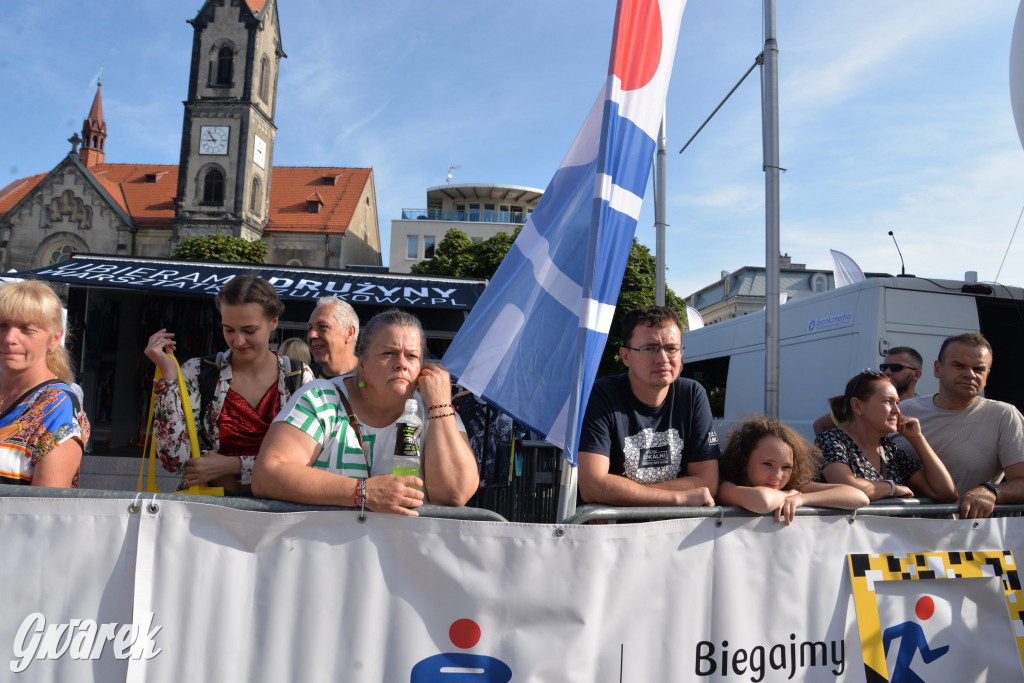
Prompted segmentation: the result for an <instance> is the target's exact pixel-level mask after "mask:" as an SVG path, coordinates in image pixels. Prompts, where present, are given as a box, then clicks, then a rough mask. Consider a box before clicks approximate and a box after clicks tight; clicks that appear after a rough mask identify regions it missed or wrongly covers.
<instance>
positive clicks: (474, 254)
mask: <svg viewBox="0 0 1024 683" xmlns="http://www.w3.org/2000/svg"><path fill="white" fill-rule="evenodd" d="M521 229H522V228H516V230H515V232H514V233H512V234H511V235H509V234H508V233H506V232H499V233H498V234H497V235H495V236H494V237H490V238H488V239H486V240H484V241H482V242H477V243H476V244H474V243H473V241H472V240H470V239H469V237H468V236H467V235H466V233H464V232H462V231H461V230H449V231H448V234H446V235H445V236H444V238H443V239H442V240H441V243H440V244H438V245H437V247H436V248H435V249H434V258H432V259H428V260H426V261H421V262H420V263H417V264H416V265H414V266H413V267H412V272H414V273H416V274H418V275H452V276H455V277H478V278H490V277H491V276H492V275H494V271H496V270H497V269H498V266H499V265H500V264H501V260H502V259H503V258H505V254H507V253H508V250H509V249H511V248H512V242H514V241H515V239H516V237H517V236H518V235H519V231H520V230H521Z"/></svg>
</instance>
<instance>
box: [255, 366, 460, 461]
mask: <svg viewBox="0 0 1024 683" xmlns="http://www.w3.org/2000/svg"><path fill="white" fill-rule="evenodd" d="M335 379H337V383H335V381H334V380H316V381H314V382H310V383H309V384H306V385H305V386H303V387H302V389H301V390H300V391H299V392H298V393H296V394H295V396H293V397H292V399H291V400H290V401H289V402H288V405H286V406H285V407H284V409H283V410H282V411H281V413H280V414H279V415H278V416H277V417H276V418H275V419H274V421H275V422H287V423H288V424H290V425H292V426H293V427H298V428H299V429H301V430H302V431H303V432H305V433H306V434H309V435H310V436H311V437H313V438H314V439H316V441H317V443H319V444H320V455H319V456H317V459H316V462H314V463H313V467H319V468H320V469H325V470H327V471H328V472H334V473H335V474H342V475H344V476H346V477H353V478H356V479H366V478H367V474H366V460H367V459H368V460H369V461H370V471H371V475H370V476H377V475H381V474H391V469H392V466H393V461H394V456H395V425H394V424H390V425H388V426H386V427H371V426H370V425H368V424H366V423H360V425H359V428H360V430H361V431H362V434H363V444H364V445H365V447H366V459H364V458H363V452H362V451H361V450H360V448H359V440H358V439H357V438H356V433H355V430H353V429H352V426H351V425H350V424H349V420H348V414H347V413H346V412H345V406H344V405H343V404H342V402H341V393H342V391H343V389H342V384H341V378H340V377H338V378H335ZM346 398H348V396H347V395H346ZM416 404H417V406H416V411H417V413H418V414H419V416H420V419H421V420H422V421H423V429H422V430H420V451H421V452H422V449H423V445H424V444H425V443H426V439H427V429H428V427H429V422H430V421H429V420H428V419H427V410H426V406H424V405H423V399H422V398H421V397H420V395H419V394H416ZM459 429H460V430H462V431H464V430H465V428H464V427H463V426H462V423H461V421H460V423H459ZM420 476H421V477H422V476H423V474H422V472H421V473H420Z"/></svg>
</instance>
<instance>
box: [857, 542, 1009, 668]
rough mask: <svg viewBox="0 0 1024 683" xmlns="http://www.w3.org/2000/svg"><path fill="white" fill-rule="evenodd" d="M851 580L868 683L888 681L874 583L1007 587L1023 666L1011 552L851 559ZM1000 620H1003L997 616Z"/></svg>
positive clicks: (1007, 603)
mask: <svg viewBox="0 0 1024 683" xmlns="http://www.w3.org/2000/svg"><path fill="white" fill-rule="evenodd" d="M848 560H849V565H850V578H851V579H852V581H853V601H854V604H855V606H856V609H857V626H858V629H859V631H860V642H861V649H862V650H863V653H864V673H865V678H866V679H867V681H868V683H876V682H880V681H888V680H889V674H888V670H887V669H886V666H885V648H884V646H883V645H882V628H881V623H880V619H879V616H878V597H877V595H876V594H875V584H876V583H878V582H880V581H921V580H934V579H977V578H995V577H998V578H999V580H1000V581H1001V582H1002V585H1003V594H1004V595H1005V597H1006V606H1007V607H1008V608H1009V613H1010V618H1009V623H1008V624H1007V626H1008V627H1010V628H1012V629H1013V634H1014V637H1015V638H1016V641H1017V651H1018V654H1019V656H1020V657H1021V661H1022V662H1024V592H1021V585H1020V577H1019V576H1018V575H1017V563H1016V562H1015V561H1014V558H1013V553H1012V552H1010V551H1009V550H986V551H981V552H945V553H942V552H926V553H912V554H909V555H906V556H902V557H901V556H898V555H891V554H875V553H863V554H856V555H849V556H848ZM998 618H1000V619H1002V618H1003V615H998Z"/></svg>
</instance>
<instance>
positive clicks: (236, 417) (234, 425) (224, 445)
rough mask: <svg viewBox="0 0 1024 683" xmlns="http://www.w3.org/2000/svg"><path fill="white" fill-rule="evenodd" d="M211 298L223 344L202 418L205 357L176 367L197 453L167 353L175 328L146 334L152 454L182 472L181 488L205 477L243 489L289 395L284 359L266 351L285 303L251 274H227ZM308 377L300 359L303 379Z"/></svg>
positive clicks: (228, 489) (206, 480) (246, 490)
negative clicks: (196, 452) (155, 369)
mask: <svg viewBox="0 0 1024 683" xmlns="http://www.w3.org/2000/svg"><path fill="white" fill-rule="evenodd" d="M216 304H217V310H218V311H220V315H221V327H222V330H223V333H224V341H226V342H227V344H228V347H229V348H228V350H227V351H224V352H222V353H219V354H217V358H216V361H215V363H216V366H217V367H216V372H217V385H216V389H215V391H214V394H213V398H212V401H211V403H210V406H209V407H208V409H207V410H206V411H205V413H203V414H202V416H200V413H201V410H200V408H201V406H200V387H199V375H200V366H201V364H202V362H203V359H201V358H193V359H192V360H190V361H188V362H186V363H185V364H183V365H182V368H181V370H182V374H183V375H184V377H185V388H186V389H187V391H188V394H189V396H188V399H189V401H190V402H191V405H192V413H193V415H195V417H196V420H197V424H196V431H197V432H198V436H199V447H200V450H201V451H202V457H200V458H194V459H190V458H189V456H190V455H191V453H190V450H189V440H188V431H187V430H186V427H185V417H184V410H183V408H182V402H181V395H180V391H179V389H178V381H177V371H176V369H175V366H174V360H173V359H172V358H171V357H170V356H169V355H168V354H170V353H172V352H173V351H174V348H175V344H174V334H173V333H171V332H168V331H167V330H160V331H159V332H157V333H156V334H154V335H153V336H152V337H150V338H149V344H148V345H147V346H146V356H147V357H148V358H149V359H150V360H152V361H153V362H154V363H156V364H157V366H159V368H160V371H161V372H162V373H163V376H164V379H159V380H157V379H155V380H154V381H153V390H154V393H155V395H156V400H155V404H154V417H153V423H154V433H155V435H156V446H157V453H158V454H159V456H160V462H161V463H162V464H163V466H164V468H165V469H166V470H168V471H170V472H182V481H181V486H182V487H187V486H193V485H196V484H207V483H209V484H210V485H212V486H223V487H224V489H225V491H226V492H238V493H242V494H248V493H249V491H250V490H251V489H250V481H251V478H252V468H253V462H254V461H255V459H256V455H257V453H259V450H260V445H261V444H262V442H263V436H264V435H265V434H266V432H267V429H268V428H269V426H270V423H271V422H272V421H273V419H274V417H275V416H276V415H277V413H278V412H279V411H280V410H281V408H282V407H283V406H284V404H285V403H287V402H288V399H289V398H290V397H291V393H290V391H289V389H288V383H287V382H286V375H287V373H288V364H287V359H286V358H285V357H283V356H278V355H277V354H276V353H274V352H273V351H272V350H271V349H270V334H271V333H272V332H273V331H274V330H275V329H277V320H278V317H279V316H280V315H281V313H282V312H283V311H284V305H283V304H282V303H281V301H280V300H279V299H278V298H277V291H276V290H275V289H274V287H273V286H272V285H271V284H270V283H268V282H267V281H266V280H263V279H261V278H259V277H257V276H255V275H246V276H240V277H236V278H234V279H232V280H231V281H230V282H229V283H228V284H227V285H225V286H224V288H223V289H222V290H221V292H220V293H219V294H218V295H217V297H216ZM206 362H209V361H206ZM312 379H313V375H312V373H311V372H310V370H309V367H308V366H306V365H305V364H304V363H303V364H302V384H305V383H306V382H309V381H311V380H312Z"/></svg>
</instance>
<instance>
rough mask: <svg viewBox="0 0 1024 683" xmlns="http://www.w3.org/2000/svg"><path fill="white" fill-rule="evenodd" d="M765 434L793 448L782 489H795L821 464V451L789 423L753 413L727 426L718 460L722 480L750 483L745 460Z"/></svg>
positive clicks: (811, 477)
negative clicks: (791, 468) (787, 424)
mask: <svg viewBox="0 0 1024 683" xmlns="http://www.w3.org/2000/svg"><path fill="white" fill-rule="evenodd" d="M766 436H774V437H777V438H779V439H782V441H783V442H784V443H785V444H786V445H787V446H789V447H790V449H792V451H793V472H792V473H791V474H790V476H789V481H788V482H786V485H785V486H783V487H782V490H783V491H788V490H790V489H795V490H797V491H799V490H800V489H801V488H803V487H804V485H805V484H809V483H810V482H811V481H813V480H814V477H815V476H817V474H818V469H819V467H820V464H821V452H820V451H819V450H818V449H817V448H816V447H815V446H814V445H812V444H811V443H810V442H808V441H807V439H805V438H803V437H802V436H800V435H799V434H797V432H796V431H795V430H794V429H792V428H791V427H787V426H786V425H784V424H782V423H781V422H779V421H778V420H777V419H775V418H773V417H765V416H764V415H757V416H755V417H751V418H747V419H746V420H744V421H743V422H742V423H740V424H739V425H737V426H736V427H733V429H732V430H730V432H729V438H728V442H727V443H726V446H725V450H724V451H723V452H722V459H721V461H720V468H721V472H722V481H729V482H732V483H733V484H737V485H739V486H749V485H750V482H749V481H748V480H747V463H748V462H750V454H751V453H753V452H754V449H755V448H757V444H758V443H760V441H761V439H763V438H764V437H766Z"/></svg>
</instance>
